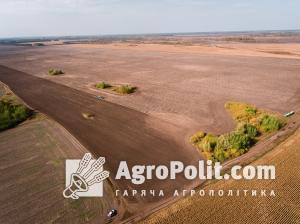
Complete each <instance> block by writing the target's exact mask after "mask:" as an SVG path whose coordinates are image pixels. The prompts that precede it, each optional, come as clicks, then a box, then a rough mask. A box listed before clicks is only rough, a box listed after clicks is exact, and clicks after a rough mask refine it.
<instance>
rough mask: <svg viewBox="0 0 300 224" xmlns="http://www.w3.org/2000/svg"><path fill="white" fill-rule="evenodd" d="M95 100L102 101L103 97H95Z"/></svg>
mask: <svg viewBox="0 0 300 224" xmlns="http://www.w3.org/2000/svg"><path fill="white" fill-rule="evenodd" d="M96 99H97V100H104V97H103V96H96Z"/></svg>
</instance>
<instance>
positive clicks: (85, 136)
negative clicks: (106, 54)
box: [0, 66, 201, 203]
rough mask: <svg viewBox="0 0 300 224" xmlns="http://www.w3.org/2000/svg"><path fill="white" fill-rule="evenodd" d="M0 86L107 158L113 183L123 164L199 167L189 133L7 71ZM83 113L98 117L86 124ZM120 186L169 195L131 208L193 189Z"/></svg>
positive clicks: (182, 184)
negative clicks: (178, 163) (175, 163)
mask: <svg viewBox="0 0 300 224" xmlns="http://www.w3.org/2000/svg"><path fill="white" fill-rule="evenodd" d="M0 80H1V81H2V82H4V83H5V84H7V85H8V86H9V87H10V88H11V89H12V91H14V92H15V93H16V94H17V95H18V96H19V97H21V98H22V99H23V100H24V101H25V102H26V103H27V104H28V105H30V106H31V107H32V108H34V109H36V110H38V111H40V112H42V113H45V114H47V115H48V116H50V117H51V118H53V119H54V120H56V121H57V122H59V123H60V124H62V125H63V126H64V127H65V128H66V129H67V130H68V131H70V133H71V134H73V135H74V136H75V137H76V138H77V139H78V140H79V141H80V142H81V143H82V144H83V145H84V146H85V147H86V148H87V149H88V150H90V151H91V152H92V153H93V154H94V156H97V157H98V156H103V157H105V158H106V161H107V162H106V163H105V165H106V167H105V169H108V170H109V171H110V172H111V177H112V179H115V178H114V177H115V175H116V172H117V169H118V167H119V163H120V161H127V163H128V167H129V169H130V170H131V167H132V166H134V165H155V166H158V165H166V166H169V164H170V161H182V162H183V163H184V164H185V165H196V164H198V161H199V160H201V157H200V155H199V154H198V153H197V151H196V150H194V149H193V148H192V147H191V146H189V145H187V144H186V143H185V140H184V130H182V129H180V128H179V127H176V126H174V125H171V124H169V123H167V122H163V121H161V120H159V119H157V118H153V117H150V116H149V115H146V114H143V113H141V112H138V111H135V110H133V109H129V108H126V107H123V106H120V105H116V104H113V103H109V102H106V101H99V100H97V99H96V98H95V96H93V95H91V94H88V93H84V92H80V91H78V90H75V89H72V88H69V87H66V86H63V85H60V84H57V83H54V82H51V81H49V80H45V79H41V78H38V77H34V76H31V75H28V74H26V73H23V72H20V71H17V70H14V69H10V68H8V67H4V66H0ZM82 113H91V114H94V115H95V117H94V119H92V120H87V119H84V118H83V116H82ZM116 184H117V185H118V187H119V188H120V189H121V190H125V189H127V190H129V189H135V190H138V191H141V190H147V192H148V195H149V191H150V190H156V191H157V193H158V190H160V189H163V190H164V193H165V197H158V195H157V196H156V197H152V195H151V197H147V196H146V197H143V198H142V199H138V198H137V197H135V198H134V197H129V201H131V202H142V203H145V202H150V201H151V202H155V201H156V202H157V201H162V200H166V199H167V198H168V197H169V196H170V195H172V194H173V193H174V190H175V189H176V190H181V189H184V188H186V187H187V185H190V184H192V183H191V181H187V180H186V179H185V177H184V176H183V175H182V176H178V177H177V178H176V180H170V179H169V178H167V179H166V180H158V179H155V178H154V179H152V180H148V181H147V180H146V181H145V183H144V184H141V185H134V184H132V183H131V180H125V179H124V178H122V179H121V180H118V181H117V182H116ZM130 194H131V193H130ZM130 194H129V195H130Z"/></svg>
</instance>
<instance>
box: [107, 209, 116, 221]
mask: <svg viewBox="0 0 300 224" xmlns="http://www.w3.org/2000/svg"><path fill="white" fill-rule="evenodd" d="M116 215H118V211H117V210H116V209H112V210H110V211H109V212H108V213H107V218H110V219H111V218H113V217H115V216H116Z"/></svg>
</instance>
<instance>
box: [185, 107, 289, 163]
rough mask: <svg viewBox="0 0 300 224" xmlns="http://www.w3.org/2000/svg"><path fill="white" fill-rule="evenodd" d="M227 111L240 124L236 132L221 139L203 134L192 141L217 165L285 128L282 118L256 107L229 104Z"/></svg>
mask: <svg viewBox="0 0 300 224" xmlns="http://www.w3.org/2000/svg"><path fill="white" fill-rule="evenodd" d="M225 108H226V109H227V110H228V111H229V112H230V113H231V115H232V117H233V119H234V120H235V121H237V126H236V129H235V130H234V131H231V132H229V133H226V134H224V135H219V136H215V135H213V134H206V133H205V132H201V131H200V132H197V133H195V134H194V135H193V136H191V138H190V141H191V143H192V144H194V145H195V146H196V147H197V148H198V149H199V150H200V151H201V152H202V153H203V154H204V155H205V156H206V158H207V159H209V160H212V161H214V162H223V161H225V160H227V159H231V158H235V157H238V156H240V155H242V154H244V153H246V152H247V151H249V149H250V148H251V147H252V146H253V145H254V144H255V143H256V142H257V141H258V140H259V136H261V135H264V134H266V133H270V132H273V131H277V130H279V129H280V128H282V127H283V126H284V125H285V123H284V121H283V120H282V119H281V118H279V117H278V116H276V115H274V114H271V113H268V112H265V111H262V110H258V109H257V108H256V107H255V106H253V105H249V104H245V103H238V102H229V103H226V104H225Z"/></svg>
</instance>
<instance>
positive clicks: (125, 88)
mask: <svg viewBox="0 0 300 224" xmlns="http://www.w3.org/2000/svg"><path fill="white" fill-rule="evenodd" d="M135 90H136V87H133V86H130V85H121V86H117V87H115V88H114V91H115V92H117V93H120V94H130V93H134V92H135Z"/></svg>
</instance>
